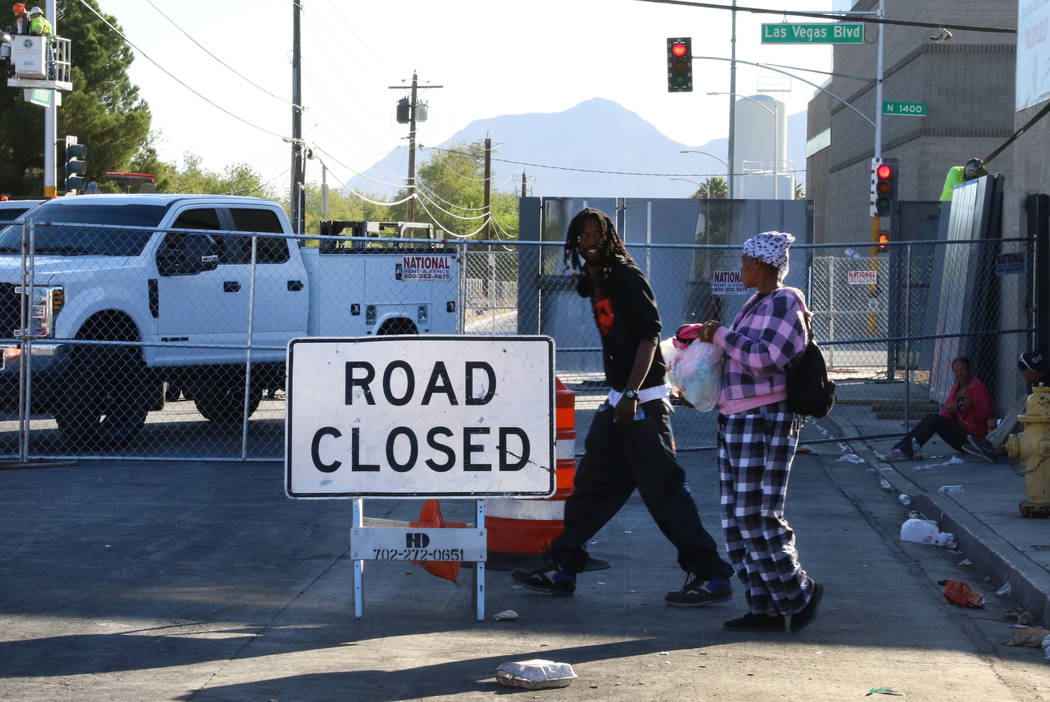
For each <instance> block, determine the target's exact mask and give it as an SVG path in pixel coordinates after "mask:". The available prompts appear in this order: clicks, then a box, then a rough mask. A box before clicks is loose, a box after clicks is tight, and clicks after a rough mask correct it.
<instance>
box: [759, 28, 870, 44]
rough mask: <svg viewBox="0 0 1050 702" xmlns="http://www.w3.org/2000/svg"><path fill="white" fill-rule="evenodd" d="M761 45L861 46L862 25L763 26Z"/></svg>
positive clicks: (862, 40) (862, 36)
mask: <svg viewBox="0 0 1050 702" xmlns="http://www.w3.org/2000/svg"><path fill="white" fill-rule="evenodd" d="M762 43H763V44H862V43H864V25H863V24H859V23H858V24H839V23H836V24H830V23H824V24H789V23H780V24H763V25H762Z"/></svg>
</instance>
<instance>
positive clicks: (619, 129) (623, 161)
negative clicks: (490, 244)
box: [346, 98, 806, 197]
mask: <svg viewBox="0 0 1050 702" xmlns="http://www.w3.org/2000/svg"><path fill="white" fill-rule="evenodd" d="M486 136H489V137H491V138H492V151H493V155H492V175H493V180H492V182H493V188H494V189H495V190H499V191H504V192H510V191H513V192H520V190H521V173H522V171H523V170H524V171H525V175H526V178H527V182H528V192H529V195H537V196H603V197H609V196H615V197H688V196H689V195H690V194H692V193H693V192H694V191H695V190H696V185H695V182H696V181H702V180H704V177H703V176H695V175H694V176H690V175H683V176H675V175H674V174H704V175H708V174H710V175H722V176H723V177H725V174H726V167H725V165H723V164H722V163H720V162H719V160H718V159H722V160H723V161H724V160H726V158H727V152H728V139H724V138H719V139H713V140H711V141H708V142H707V143H705V144H701V145H699V146H690V145H688V144H682V143H679V142H677V141H674V140H672V139H669V138H667V137H666V136H664V135H663V134H662V133H661V132H660V131H659V130H657V129H656V127H654V126H653V125H651V124H650V123H648V122H646V121H645V120H644V119H642V118H641V117H639V116H638V115H637V114H636V113H634V112H631V111H630V110H627V109H625V108H623V107H621V106H620V105H619V104H617V103H615V102H612V101H610V100H605V99H602V98H593V99H591V100H587V101H585V102H581V103H580V104H579V105H576V106H575V107H572V108H570V109H568V110H565V111H564V112H554V113H538V112H534V113H529V114H522V115H501V116H499V117H490V118H487V119H479V120H475V121H473V122H471V123H470V124H468V125H467V126H466V127H464V128H463V129H461V130H460V131H458V132H456V133H455V134H454V135H453V136H452V137H451V138H449V139H448V140H447V141H445V142H443V143H441V144H439V145H438V146H439V147H440V148H450V147H452V146H453V145H455V144H464V143H470V142H474V141H482V140H484V138H485V137H486ZM805 137H806V113H805V112H800V113H798V114H795V115H790V116H789V117H788V149H787V151H788V153H787V156H788V158H789V159H791V160H793V162H794V163H795V164H804V163H805V156H804V152H805ZM428 146H429V145H428ZM688 150H692V151H705V152H707V153H710V154H713V155H714V156H716V157H717V158H712V157H711V156H707V155H704V154H696V153H681V152H682V151H688ZM428 158H429V156H428V151H427V149H424V150H422V151H420V152H419V153H417V158H416V167H417V169H418V167H419V164H420V162H421V161H423V162H425V161H426V160H427V159H428ZM544 166H546V167H544ZM552 166H553V167H552ZM801 167H804V165H803V166H801ZM407 171H408V150H407V148H406V147H398V148H397V149H395V150H393V151H391V152H390V153H389V154H388V155H387V156H386V157H384V158H383V159H382V160H381V161H379V162H378V163H376V164H375V165H374V166H372V168H371V169H369V170H368V171H366V173H365V175H366V176H370V177H371V178H374V179H375V180H378V181H385V182H391V180H392V175H391V174H399V175H401V174H405V173H406V172H407ZM625 173H654V174H661V175H650V176H645V175H624V174H625ZM799 175H800V176H804V174H799ZM401 177H403V175H401ZM675 177H681V178H683V179H684V180H685V181H694V182H683V181H681V180H673V179H672V178H675ZM346 185H347V186H349V187H350V188H351V189H353V190H356V191H357V192H361V193H377V194H380V195H384V196H391V195H393V192H394V190H393V189H392V188H388V187H385V186H382V185H379V184H378V183H376V182H374V181H373V180H369V179H368V178H366V177H365V176H357V177H355V178H353V179H352V180H350V181H349V182H348V183H346Z"/></svg>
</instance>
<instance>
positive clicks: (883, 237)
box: [879, 231, 890, 253]
mask: <svg viewBox="0 0 1050 702" xmlns="http://www.w3.org/2000/svg"><path fill="white" fill-rule="evenodd" d="M889 241H890V235H889V234H887V233H886V232H881V231H880V232H879V253H882V252H884V251H885V250H886V244H888V243H889Z"/></svg>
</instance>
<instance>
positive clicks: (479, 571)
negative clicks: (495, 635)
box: [473, 500, 485, 622]
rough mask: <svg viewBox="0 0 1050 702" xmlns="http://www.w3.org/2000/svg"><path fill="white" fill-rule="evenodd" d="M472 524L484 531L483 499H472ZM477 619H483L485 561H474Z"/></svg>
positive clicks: (474, 598)
mask: <svg viewBox="0 0 1050 702" xmlns="http://www.w3.org/2000/svg"><path fill="white" fill-rule="evenodd" d="M474 526H475V527H476V528H477V529H478V531H481V532H484V531H485V500H474ZM473 600H474V602H473V604H474V606H475V607H476V608H477V613H478V621H479V622H483V621H485V561H476V562H475V563H474V597H473Z"/></svg>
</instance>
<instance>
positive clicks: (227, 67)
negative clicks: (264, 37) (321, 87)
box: [146, 0, 302, 109]
mask: <svg viewBox="0 0 1050 702" xmlns="http://www.w3.org/2000/svg"><path fill="white" fill-rule="evenodd" d="M146 2H147V3H149V6H150V7H152V8H153V9H154V10H156V11H157V14H159V15H160V16H161V17H163V18H164V19H166V20H168V22H169V23H171V26H173V27H175V29H177V30H179V31H180V32H182V33H183V35H184V36H185V37H186V38H187V39H189V40H190V41H192V42H193V43H194V44H196V45H197V47H198V48H199V49H200V50H201V51H203V52H204V53H206V54H208V56H211V57H212V58H213V59H215V61H217V62H218V63H219V64H220V65H222V66H223V67H225V68H226V69H227V70H229V71H230V72H231V73H233V75H235V76H237V77H238V78H240V79H241V80H243V81H245V82H246V83H248V84H249V85H251V86H252V87H254V88H258V89H259V90H261V91H263V92H264V93H266V94H267V95H269V96H270V97H272V98H274V99H276V100H280V101H281V102H283V103H285V104H290V101H289V100H288V99H287V98H283V97H281V96H280V95H277V94H275V93H272V92H270V91H269V90H267V89H266V88H264V87H263V86H261V85H259V84H258V83H256V82H255V81H253V80H252V79H251V78H249V77H248V76H246V75H244V74H242V73H241V72H240V71H238V70H237V69H236V68H234V67H233V66H231V65H230V64H228V63H226V62H225V61H223V60H222V59H221V58H219V57H218V56H216V55H215V54H213V53H212V52H211V51H209V50H208V49H207V47H205V46H204V45H203V44H201V43H200V42H199V41H197V40H196V39H195V38H194V37H193V35H191V34H190V33H189V32H187V31H186V30H185V29H183V28H182V27H180V26H179V25H178V24H176V22H175V20H173V19H172V18H170V17H168V16H167V15H166V14H164V12H163V11H162V10H161V9H160V8H159V7H157V6H156V5H154V4H153V0H146ZM296 107H299V108H300V109H302V105H296Z"/></svg>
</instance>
